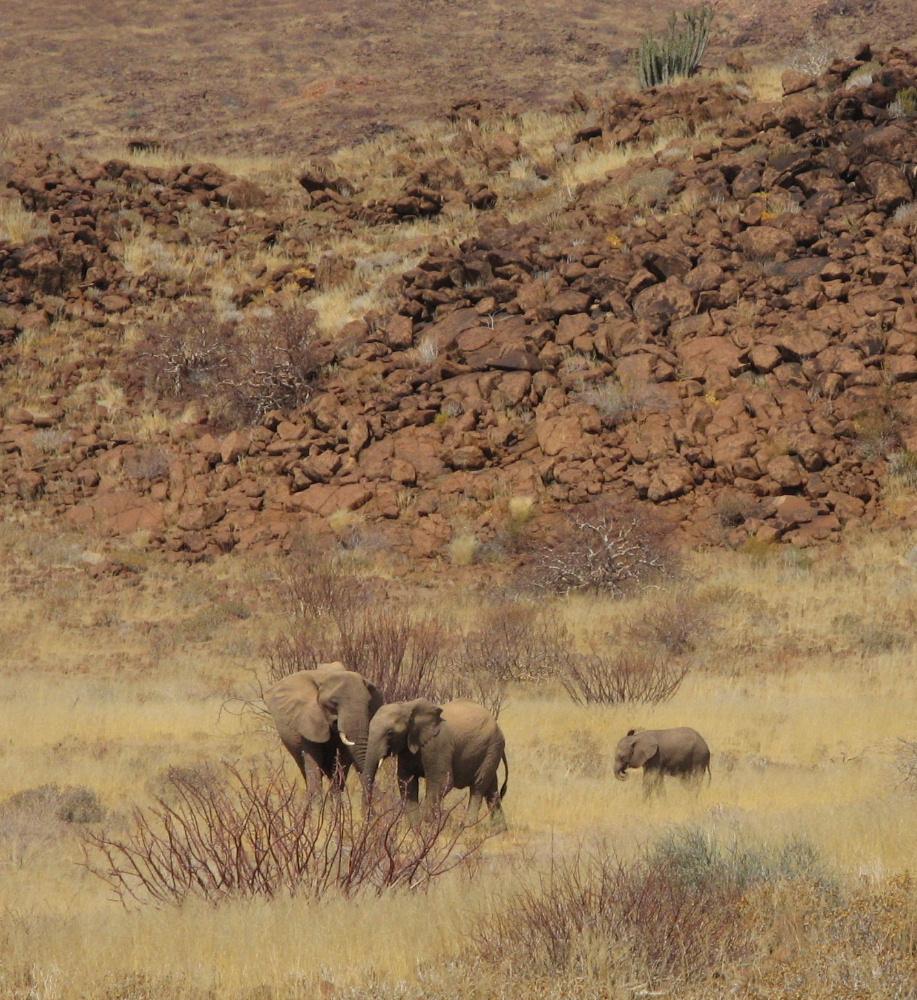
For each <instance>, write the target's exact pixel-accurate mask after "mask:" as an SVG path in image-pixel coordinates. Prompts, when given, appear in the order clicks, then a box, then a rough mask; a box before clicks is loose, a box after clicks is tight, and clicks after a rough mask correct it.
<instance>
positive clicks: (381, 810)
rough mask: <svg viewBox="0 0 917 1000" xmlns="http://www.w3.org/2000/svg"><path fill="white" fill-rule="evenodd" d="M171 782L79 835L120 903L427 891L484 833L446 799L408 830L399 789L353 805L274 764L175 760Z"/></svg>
mask: <svg viewBox="0 0 917 1000" xmlns="http://www.w3.org/2000/svg"><path fill="white" fill-rule="evenodd" d="M168 784H169V785H170V786H171V788H170V792H171V794H168V795H163V796H161V797H159V798H157V800H156V805H155V806H152V807H151V808H148V809H139V808H136V809H135V810H134V812H133V814H132V817H131V820H130V822H129V826H128V829H127V832H126V833H124V834H117V833H112V832H106V831H103V832H101V833H95V832H89V833H87V834H86V835H85V837H84V840H83V846H84V864H85V866H86V867H87V868H88V870H89V871H91V872H92V873H93V874H94V875H97V876H98V877H99V878H101V879H102V880H103V881H105V882H106V883H108V885H109V886H110V887H111V888H112V890H113V891H114V893H115V895H116V896H117V898H118V899H119V900H120V901H121V902H122V903H124V904H128V903H130V902H136V903H158V904H180V903H182V902H183V901H185V900H186V899H189V898H200V899H204V900H207V901H208V902H210V903H219V902H221V901H222V900H225V899H229V898H238V897H257V896H261V897H267V898H272V897H274V896H278V895H289V896H304V897H307V898H309V899H321V898H322V897H324V896H327V895H329V894H332V893H335V894H340V895H343V896H345V897H352V896H356V895H359V894H362V893H371V894H374V895H380V894H382V893H383V892H385V891H386V890H388V889H394V888H402V889H410V890H424V889H426V888H427V887H429V885H430V884H431V883H432V882H433V881H434V880H435V879H437V878H439V877H440V876H442V875H444V874H446V872H449V871H452V870H454V869H456V868H458V867H461V866H465V865H469V864H471V863H472V862H473V860H474V857H475V855H476V854H477V852H478V851H479V849H480V845H481V843H482V841H481V839H480V838H473V839H471V840H468V839H463V840H462V844H459V840H460V838H461V829H460V826H459V825H458V824H455V825H454V826H453V829H452V830H451V831H450V830H449V829H448V827H449V826H450V824H449V820H450V817H451V810H450V809H442V810H439V811H438V812H436V813H434V814H433V816H432V817H431V819H430V821H429V822H428V823H427V824H425V825H424V826H423V827H422V828H421V829H420V830H419V831H416V832H415V831H414V830H413V829H412V828H411V827H410V825H409V824H407V823H405V822H402V819H403V811H404V806H403V804H402V802H401V800H400V798H397V797H393V798H391V799H389V800H388V801H385V802H383V801H381V800H380V801H378V802H374V806H373V809H372V810H371V811H369V812H368V813H359V812H358V811H357V810H356V809H355V807H354V805H353V804H352V802H351V799H350V797H349V796H348V795H342V794H336V793H333V792H330V791H329V792H327V793H325V794H321V795H314V796H312V797H310V798H304V797H303V795H302V791H301V788H300V786H299V784H297V783H296V782H294V781H293V780H291V779H288V778H287V777H286V776H285V775H284V772H283V769H282V768H276V769H274V770H267V771H266V770H264V769H262V768H259V767H257V766H256V765H251V766H249V767H247V768H242V767H237V766H235V765H232V764H225V763H224V764H223V766H222V769H221V770H220V771H219V772H218V773H216V774H214V775H213V776H211V777H210V778H209V779H208V780H206V781H201V780H198V779H197V778H196V777H195V776H189V775H188V774H186V773H182V772H180V771H175V772H173V773H172V774H171V775H170V776H169V778H168Z"/></svg>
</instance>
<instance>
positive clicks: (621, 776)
mask: <svg viewBox="0 0 917 1000" xmlns="http://www.w3.org/2000/svg"><path fill="white" fill-rule="evenodd" d="M614 776H615V777H616V778H617V779H618V781H627V768H626V767H616V768H615V769H614Z"/></svg>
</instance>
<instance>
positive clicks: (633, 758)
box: [614, 729, 659, 781]
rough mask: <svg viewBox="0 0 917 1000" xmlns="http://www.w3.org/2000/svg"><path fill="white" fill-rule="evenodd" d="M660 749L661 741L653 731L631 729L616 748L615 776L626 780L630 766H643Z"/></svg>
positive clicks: (619, 779) (620, 779)
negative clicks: (639, 731) (640, 731)
mask: <svg viewBox="0 0 917 1000" xmlns="http://www.w3.org/2000/svg"><path fill="white" fill-rule="evenodd" d="M658 751H659V743H658V742H657V741H656V739H655V737H654V736H653V735H652V733H638V732H637V731H636V730H634V729H629V730H628V731H627V735H626V736H625V737H624V738H623V739H622V740H620V742H619V743H618V746H617V749H616V750H615V766H614V776H615V777H616V778H617V779H618V781H626V780H627V773H626V772H627V769H628V768H629V767H643V765H644V764H646V763H647V761H649V760H651V759H652V757H653V756H654V755H655V754H656V753H657V752H658Z"/></svg>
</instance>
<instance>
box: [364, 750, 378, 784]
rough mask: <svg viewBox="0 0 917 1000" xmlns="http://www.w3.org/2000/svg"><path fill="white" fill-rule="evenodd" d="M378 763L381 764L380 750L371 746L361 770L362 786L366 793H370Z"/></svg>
mask: <svg viewBox="0 0 917 1000" xmlns="http://www.w3.org/2000/svg"><path fill="white" fill-rule="evenodd" d="M380 763H382V752H381V748H380V747H378V746H375V745H373V746H372V747H370V749H369V752H368V753H367V754H366V761H365V767H364V768H363V784H364V786H365V788H366V791H367V793H368V792H371V791H372V787H373V783H374V782H375V780H376V772H377V771H378V770H379V764H380Z"/></svg>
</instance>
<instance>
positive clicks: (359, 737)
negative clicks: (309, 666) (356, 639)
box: [295, 663, 383, 771]
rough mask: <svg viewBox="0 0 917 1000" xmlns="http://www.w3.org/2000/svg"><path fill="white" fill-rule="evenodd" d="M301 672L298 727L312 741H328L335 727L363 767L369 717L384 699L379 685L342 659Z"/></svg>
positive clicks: (297, 714) (355, 760)
mask: <svg viewBox="0 0 917 1000" xmlns="http://www.w3.org/2000/svg"><path fill="white" fill-rule="evenodd" d="M302 676H303V687H302V688H301V690H300V697H299V698H298V699H297V704H296V719H295V722H296V727H297V729H298V731H299V732H300V733H301V735H302V736H303V737H304V738H305V739H307V740H310V741H312V742H313V743H327V742H328V741H329V740H330V739H331V736H332V732H333V730H334V729H336V730H337V734H338V736H339V737H340V738H341V742H342V743H343V744H344V745H345V746H346V747H347V749H348V750H349V752H350V756H351V758H352V759H353V762H354V764H355V765H356V768H357V770H358V771H362V770H363V768H364V766H365V763H366V742H367V738H368V735H369V721H370V719H371V718H372V717H373V715H375V713H376V712H377V711H378V710H379V707H380V706H381V704H382V701H383V699H382V695H381V693H380V691H379V689H378V688H377V687H376V686H375V684H373V683H372V682H371V681H368V680H366V678H364V677H363V676H362V675H361V674H358V673H356V672H354V671H352V670H347V669H345V667H344V665H343V664H342V663H321V664H319V666H318V667H317V668H316V669H315V670H307V671H304V672H303V675H302Z"/></svg>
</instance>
